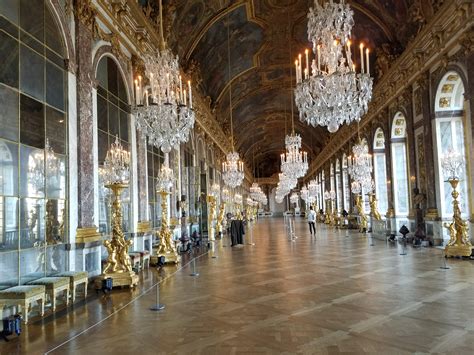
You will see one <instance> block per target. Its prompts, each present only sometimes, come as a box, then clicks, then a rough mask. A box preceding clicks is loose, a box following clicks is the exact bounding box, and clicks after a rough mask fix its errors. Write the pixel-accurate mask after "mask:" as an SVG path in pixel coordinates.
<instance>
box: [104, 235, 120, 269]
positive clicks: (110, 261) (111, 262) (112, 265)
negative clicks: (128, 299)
mask: <svg viewBox="0 0 474 355" xmlns="http://www.w3.org/2000/svg"><path fill="white" fill-rule="evenodd" d="M112 243H113V241H110V240H106V241H105V242H104V246H105V248H106V249H107V253H108V254H109V255H108V257H107V264H106V265H105V268H104V271H103V273H104V274H108V273H111V272H116V271H117V247H116V246H115V245H113V244H112Z"/></svg>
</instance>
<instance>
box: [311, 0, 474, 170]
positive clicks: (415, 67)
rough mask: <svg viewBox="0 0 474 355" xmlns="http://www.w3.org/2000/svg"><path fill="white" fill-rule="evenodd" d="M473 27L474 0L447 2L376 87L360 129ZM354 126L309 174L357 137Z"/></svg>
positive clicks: (326, 150) (337, 136) (335, 140)
mask: <svg viewBox="0 0 474 355" xmlns="http://www.w3.org/2000/svg"><path fill="white" fill-rule="evenodd" d="M473 25H474V5H473V4H472V1H468V0H456V1H447V2H445V4H444V5H443V6H442V7H441V8H440V10H439V11H438V12H437V13H436V14H435V16H434V17H433V18H432V20H431V22H430V23H428V24H427V25H426V26H424V28H423V29H422V30H421V32H420V33H419V34H418V36H417V37H416V38H415V39H414V40H413V41H412V42H411V43H410V44H409V46H408V47H407V48H406V49H405V51H404V52H403V53H402V55H400V57H398V58H397V60H396V61H395V63H393V65H392V66H391V67H390V70H389V71H388V72H387V73H386V74H385V75H384V76H383V77H382V78H381V80H380V81H379V83H378V84H377V86H376V87H375V88H374V93H373V99H372V102H371V103H370V104H369V110H368V113H367V114H366V115H365V116H364V117H363V119H362V121H361V122H360V128H361V129H363V128H364V127H366V126H367V124H369V123H370V122H371V121H372V120H373V119H374V118H375V117H377V114H378V113H379V112H381V111H382V110H383V109H384V108H386V107H387V106H388V105H390V104H391V103H392V102H393V100H395V99H397V97H398V96H399V95H400V94H401V93H402V92H403V90H405V89H406V88H408V87H410V86H411V85H412V84H413V83H414V82H415V81H416V80H418V77H419V75H420V73H423V72H425V71H428V70H429V68H430V67H432V66H433V64H434V63H436V61H440V60H441V59H442V58H443V56H444V55H445V54H446V53H449V51H450V50H451V49H452V48H455V47H456V46H457V45H459V43H460V42H461V41H462V39H463V38H465V32H466V31H468V30H469V29H470V28H472V26H473ZM355 134H356V133H355V132H354V128H353V127H352V126H343V127H341V129H340V130H339V131H338V132H337V133H336V134H334V135H333V137H332V138H331V140H330V142H329V143H328V144H327V146H326V147H324V149H323V150H322V152H321V153H320V154H319V155H318V156H317V157H316V158H315V159H314V160H313V162H312V163H311V166H310V169H309V172H308V174H309V175H311V174H315V172H316V171H317V170H318V169H320V167H322V166H323V165H324V163H325V162H326V161H327V160H328V159H330V158H331V157H332V155H334V153H335V152H337V151H338V150H339V149H340V148H341V147H343V146H344V144H346V142H347V141H348V140H349V139H350V138H351V137H353V136H354V135H355Z"/></svg>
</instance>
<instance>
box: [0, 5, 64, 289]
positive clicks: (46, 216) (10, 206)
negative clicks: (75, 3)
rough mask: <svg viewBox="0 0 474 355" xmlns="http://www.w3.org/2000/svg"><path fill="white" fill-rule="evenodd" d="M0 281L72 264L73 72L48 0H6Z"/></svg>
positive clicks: (0, 79)
mask: <svg viewBox="0 0 474 355" xmlns="http://www.w3.org/2000/svg"><path fill="white" fill-rule="evenodd" d="M0 3H2V5H1V6H0V23H1V24H0V108H1V109H0V215H1V217H0V270H1V272H0V284H1V283H3V282H4V281H5V280H6V279H8V282H9V283H10V285H12V283H13V284H18V283H20V284H22V283H24V282H25V281H27V280H31V278H32V277H41V276H45V275H51V274H53V273H56V272H58V271H64V270H65V269H66V268H67V263H66V253H65V248H64V246H63V245H61V244H62V243H63V242H67V236H68V234H69V233H68V226H67V215H68V208H67V198H68V194H67V189H66V185H67V184H66V182H67V171H68V169H67V165H66V164H67V161H68V159H67V153H68V151H67V124H68V117H67V104H66V99H65V98H66V97H67V95H68V93H67V91H68V89H67V87H68V86H67V74H66V71H65V68H64V59H65V58H66V54H65V52H66V51H65V47H64V43H63V35H62V33H61V31H60V29H59V26H58V25H57V23H56V20H55V17H54V15H53V12H52V11H51V9H50V8H49V3H50V2H49V1H43V0H36V1H7V2H5V1H2V2H0Z"/></svg>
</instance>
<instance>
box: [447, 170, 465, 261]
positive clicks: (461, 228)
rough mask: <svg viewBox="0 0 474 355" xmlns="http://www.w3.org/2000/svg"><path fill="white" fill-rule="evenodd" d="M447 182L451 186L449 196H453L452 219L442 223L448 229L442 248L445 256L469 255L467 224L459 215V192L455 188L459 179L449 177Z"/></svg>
mask: <svg viewBox="0 0 474 355" xmlns="http://www.w3.org/2000/svg"><path fill="white" fill-rule="evenodd" d="M448 181H449V183H450V184H451V187H452V188H453V192H452V193H451V196H452V197H453V221H452V222H451V223H444V227H445V228H447V229H448V231H449V236H450V239H449V242H448V244H447V245H446V248H445V249H444V251H445V253H446V256H471V253H472V245H471V243H470V241H469V234H468V226H467V222H465V221H464V220H463V219H462V217H461V209H460V208H459V202H458V197H459V192H458V191H457V190H456V188H457V186H458V183H459V180H458V179H449V180H448Z"/></svg>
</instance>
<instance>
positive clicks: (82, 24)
mask: <svg viewBox="0 0 474 355" xmlns="http://www.w3.org/2000/svg"><path fill="white" fill-rule="evenodd" d="M75 6H76V7H77V8H76V9H75V34H76V37H75V39H76V63H77V99H76V102H77V147H78V149H77V161H78V175H77V183H78V229H77V235H76V242H79V243H80V242H91V241H94V240H97V239H99V237H100V236H99V235H98V233H97V227H96V226H95V225H94V210H95V208H94V196H95V194H94V188H95V184H94V158H93V143H94V141H93V139H94V134H93V127H94V122H93V98H92V91H93V90H92V89H93V87H94V82H95V78H94V72H93V68H92V43H93V35H92V28H93V25H94V23H95V22H94V21H95V20H94V19H95V14H94V12H93V11H92V10H90V9H89V10H90V11H89V12H85V11H84V6H86V5H84V4H83V3H82V2H80V1H79V2H77V3H75Z"/></svg>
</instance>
